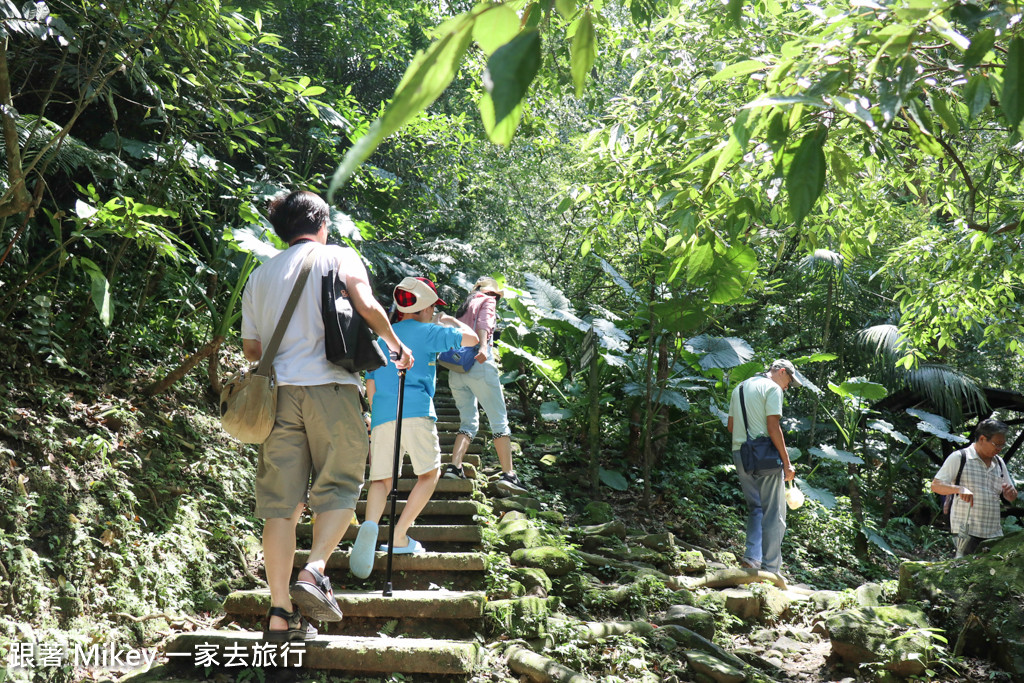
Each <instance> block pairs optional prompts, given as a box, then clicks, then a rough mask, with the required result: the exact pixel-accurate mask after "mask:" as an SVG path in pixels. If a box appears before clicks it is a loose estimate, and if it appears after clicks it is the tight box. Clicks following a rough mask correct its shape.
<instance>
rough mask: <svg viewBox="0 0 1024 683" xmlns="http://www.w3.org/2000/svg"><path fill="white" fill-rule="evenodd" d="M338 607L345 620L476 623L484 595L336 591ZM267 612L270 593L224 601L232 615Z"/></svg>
mask: <svg viewBox="0 0 1024 683" xmlns="http://www.w3.org/2000/svg"><path fill="white" fill-rule="evenodd" d="M334 597H335V599H336V600H337V601H338V607H340V608H341V611H342V612H343V613H344V614H345V616H346V617H374V618H382V619H405V618H413V619H479V618H480V617H482V616H483V614H484V604H486V602H487V594H486V593H484V592H483V591H449V590H443V589H442V590H434V591H422V590H421V591H403V590H396V591H394V593H393V594H392V595H391V597H387V598H385V597H384V596H383V595H382V594H381V592H380V591H373V592H367V591H335V592H334ZM268 609H270V590H269V589H266V588H263V589H258V590H248V591H235V592H233V593H231V594H230V595H228V597H227V598H226V599H225V600H224V611H225V612H227V613H228V614H232V615H240V616H257V617H262V616H263V615H265V614H266V613H267V610H268Z"/></svg>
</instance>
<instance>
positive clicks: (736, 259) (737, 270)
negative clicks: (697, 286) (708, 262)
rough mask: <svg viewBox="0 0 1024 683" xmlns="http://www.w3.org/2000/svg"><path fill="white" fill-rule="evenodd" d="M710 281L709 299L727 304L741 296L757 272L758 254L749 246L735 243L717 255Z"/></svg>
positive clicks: (715, 302) (714, 302) (712, 301)
mask: <svg viewBox="0 0 1024 683" xmlns="http://www.w3.org/2000/svg"><path fill="white" fill-rule="evenodd" d="M711 272H712V273H713V274H714V277H713V278H711V280H710V282H709V283H708V290H709V300H710V301H711V303H713V304H727V303H731V302H733V301H736V300H737V299H739V298H741V297H742V296H743V295H744V294H745V293H746V291H747V288H749V287H750V283H751V282H752V281H753V279H754V276H755V275H756V274H757V254H755V253H754V250H753V249H751V248H750V247H747V246H742V245H733V246H731V247H729V251H727V252H726V253H725V254H724V255H723V256H718V255H716V258H715V264H714V266H713V267H712V269H711Z"/></svg>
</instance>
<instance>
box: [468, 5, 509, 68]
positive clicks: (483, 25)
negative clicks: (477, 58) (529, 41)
mask: <svg viewBox="0 0 1024 683" xmlns="http://www.w3.org/2000/svg"><path fill="white" fill-rule="evenodd" d="M518 33H519V15H517V14H516V12H515V10H513V9H512V8H511V7H509V6H508V5H494V6H493V7H491V8H489V9H488V10H487V11H486V12H484V13H482V14H481V15H480V16H479V17H477V20H476V21H475V22H474V24H473V40H475V41H476V44H477V45H479V46H480V49H481V50H483V51H484V54H485V55H487V56H488V57H490V56H491V55H492V54H494V51H495V50H497V49H498V48H499V47H501V46H502V45H505V44H506V43H508V42H509V41H510V40H512V39H513V38H515V37H516V35H517V34H518Z"/></svg>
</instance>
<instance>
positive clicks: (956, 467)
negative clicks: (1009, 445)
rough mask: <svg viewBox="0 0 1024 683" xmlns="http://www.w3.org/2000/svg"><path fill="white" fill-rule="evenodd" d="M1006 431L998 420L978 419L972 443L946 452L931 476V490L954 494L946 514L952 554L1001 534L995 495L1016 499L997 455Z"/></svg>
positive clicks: (961, 553)
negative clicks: (948, 452) (939, 465)
mask: <svg viewBox="0 0 1024 683" xmlns="http://www.w3.org/2000/svg"><path fill="white" fill-rule="evenodd" d="M1008 431H1009V427H1007V426H1006V424H1005V423H1003V422H1000V421H999V420H993V419H991V418H989V419H988V420H982V421H981V423H980V424H979V425H978V427H977V429H975V430H974V434H975V441H974V443H972V444H971V445H970V446H968V447H967V448H962V449H960V450H958V451H953V452H952V453H950V454H949V456H948V457H947V458H946V461H945V462H944V463H942V467H941V468H940V469H939V471H938V472H937V473H936V474H935V478H934V479H932V491H934V492H935V493H942V494H946V495H952V496H956V498H954V499H953V505H952V507H951V509H950V515H949V528H950V531H952V532H953V538H954V539H955V541H956V557H963V556H964V555H971V554H973V553H974V551H975V550H977V549H978V545H979V544H980V543H981V542H982V541H984V540H985V539H986V538H999V537H1000V536H1002V535H1003V525H1002V520H1001V519H1000V515H999V498H1000V496H1002V497H1004V498H1006V500H1007V501H1009V502H1011V503H1012V502H1013V501H1015V500H1017V488H1016V487H1015V486H1014V484H1013V478H1012V477H1011V476H1010V473H1009V472H1008V471H1007V470H1006V463H1004V462H1003V459H1002V458H1000V457H999V451H1001V450H1003V447H1004V446H1006V433H1007V432H1008Z"/></svg>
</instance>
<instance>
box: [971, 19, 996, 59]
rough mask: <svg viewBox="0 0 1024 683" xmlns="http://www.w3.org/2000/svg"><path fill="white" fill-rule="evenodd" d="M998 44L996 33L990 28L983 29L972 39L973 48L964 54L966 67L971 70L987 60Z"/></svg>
mask: <svg viewBox="0 0 1024 683" xmlns="http://www.w3.org/2000/svg"><path fill="white" fill-rule="evenodd" d="M995 43H996V32H995V31H993V30H992V29H990V28H986V29H982V30H981V31H978V32H977V33H975V34H974V36H972V37H971V46H970V47H969V48H967V51H966V52H965V53H964V67H966V68H968V69H971V68H973V67H975V66H978V64H980V63H981V60H983V59H985V55H987V54H988V53H989V51H990V50H991V49H992V46H993V45H995Z"/></svg>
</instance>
